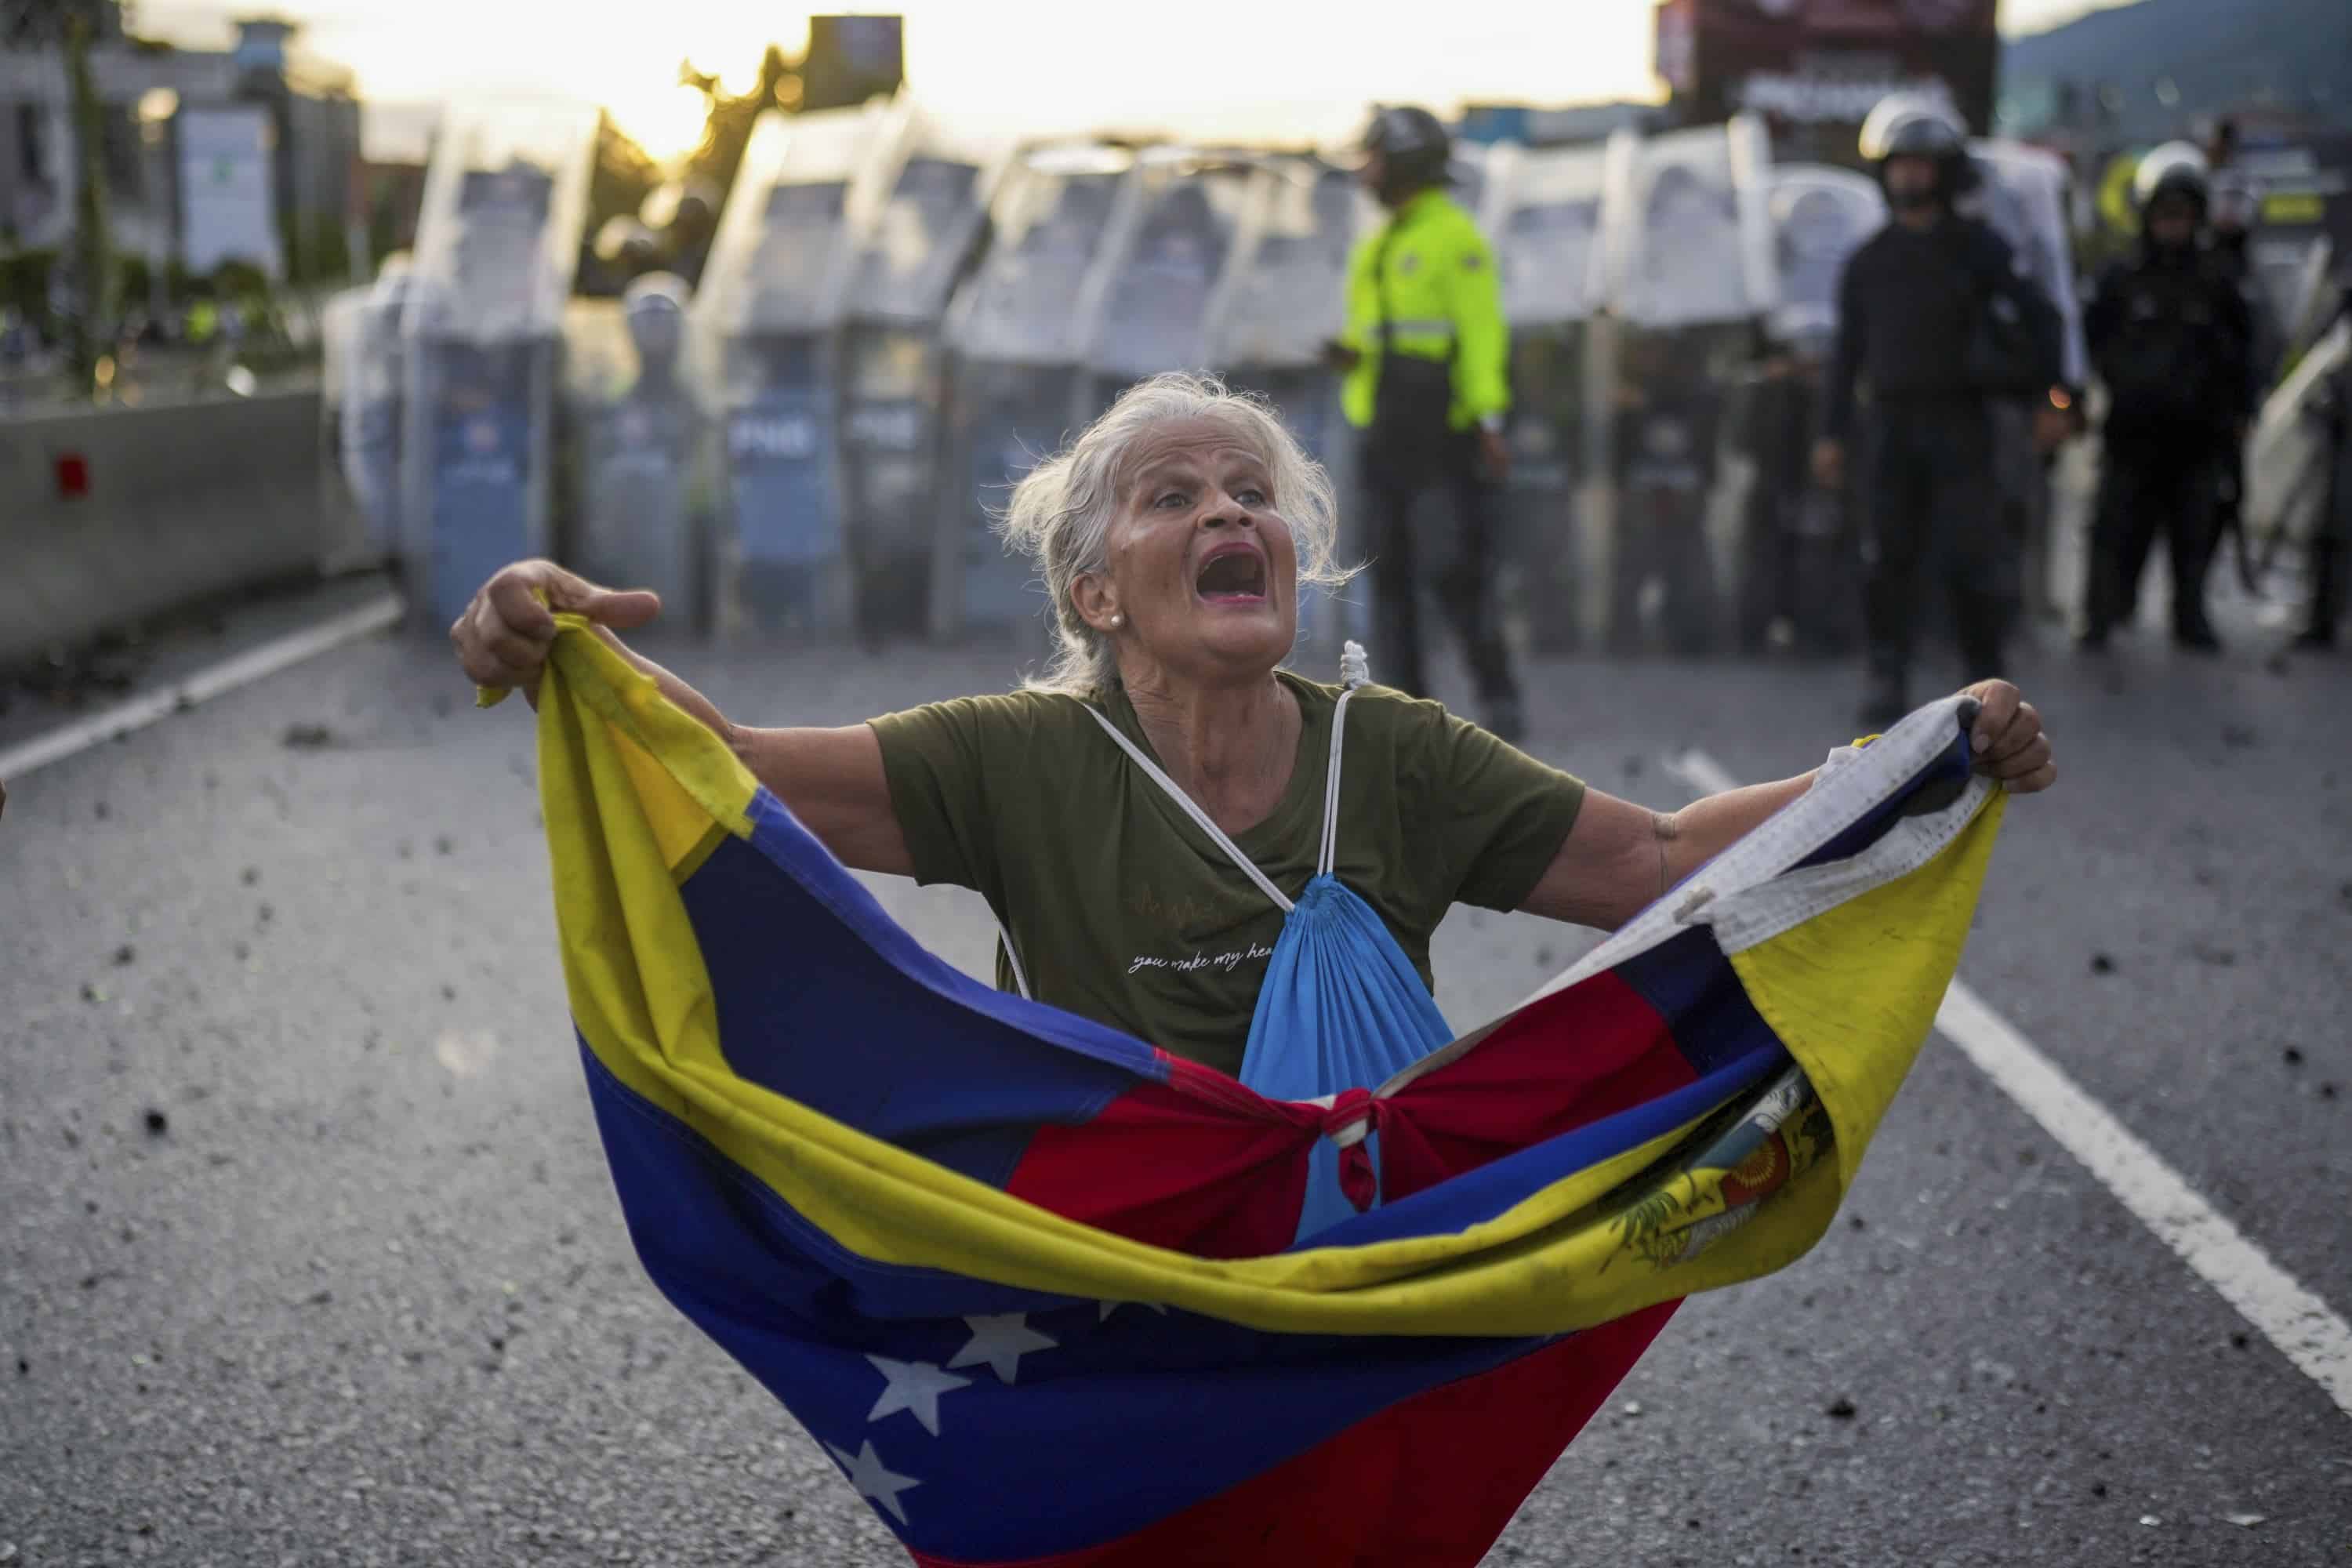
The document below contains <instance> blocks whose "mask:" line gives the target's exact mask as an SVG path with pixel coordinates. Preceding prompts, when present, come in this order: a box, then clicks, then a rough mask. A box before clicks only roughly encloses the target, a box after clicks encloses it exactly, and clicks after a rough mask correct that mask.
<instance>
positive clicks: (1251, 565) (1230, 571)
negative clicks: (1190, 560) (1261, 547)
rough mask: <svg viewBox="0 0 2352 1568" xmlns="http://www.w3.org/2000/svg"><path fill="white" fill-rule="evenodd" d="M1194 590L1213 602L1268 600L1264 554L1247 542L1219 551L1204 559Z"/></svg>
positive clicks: (1194, 581)
mask: <svg viewBox="0 0 2352 1568" xmlns="http://www.w3.org/2000/svg"><path fill="white" fill-rule="evenodd" d="M1192 591H1193V592H1194V593H1196V594H1198V595H1201V598H1202V601H1203V602H1205V603H1207V604H1212V605H1262V604H1264V603H1265V556H1263V555H1261V554H1259V553H1258V552H1256V551H1255V550H1253V549H1251V548H1250V547H1249V546H1248V545H1246V544H1237V545H1234V546H1231V547H1230V548H1227V549H1223V550H1220V551H1217V552H1215V553H1214V554H1213V555H1211V556H1210V557H1209V558H1208V559H1207V560H1206V561H1204V562H1202V563H1201V574H1200V575H1199V576H1198V577H1196V578H1194V579H1193V580H1192Z"/></svg>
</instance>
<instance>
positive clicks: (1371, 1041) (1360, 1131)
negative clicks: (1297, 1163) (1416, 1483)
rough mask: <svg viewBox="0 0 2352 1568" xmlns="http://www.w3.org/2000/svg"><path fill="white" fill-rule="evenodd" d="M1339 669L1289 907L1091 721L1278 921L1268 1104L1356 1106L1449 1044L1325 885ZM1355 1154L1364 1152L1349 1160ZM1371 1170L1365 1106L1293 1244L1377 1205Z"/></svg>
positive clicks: (1270, 966) (1269, 979)
mask: <svg viewBox="0 0 2352 1568" xmlns="http://www.w3.org/2000/svg"><path fill="white" fill-rule="evenodd" d="M1341 669H1342V672H1343V677H1344V679H1345V680H1346V684H1347V689H1346V690H1344V691H1343V692H1341V693H1340V695H1339V705H1338V707H1337V708H1336V709H1335V710H1333V712H1332V714H1331V758H1330V763H1329V765H1328V768H1327V769H1326V770H1325V773H1324V782H1323V850H1322V855H1321V858H1319V859H1318V862H1317V865H1316V872H1315V876H1314V878H1313V879H1311V880H1309V881H1308V882H1307V888H1306V890H1305V891H1304V892H1302V893H1300V894H1299V896H1298V899H1297V902H1295V903H1294V902H1293V901H1292V900H1290V899H1289V898H1287V897H1286V896H1285V895H1284V893H1283V892H1282V890H1281V889H1279V888H1276V886H1275V885H1274V881H1273V879H1271V878H1269V877H1267V876H1266V874H1265V872H1264V871H1262V870H1260V869H1259V868H1258V867H1257V865H1256V864H1255V862H1254V861H1252V860H1251V859H1250V858H1249V857H1247V856H1246V855H1244V854H1243V853H1242V852H1241V850H1240V848H1239V847H1237V846H1236V845H1235V844H1234V841H1233V840H1232V839H1230V838H1228V837H1226V836H1225V834H1224V831H1223V829H1222V828H1220V827H1218V826H1217V825H1216V824H1215V823H1214V822H1213V821H1212V820H1211V819H1210V817H1209V814H1208V813H1207V812H1205V811H1203V810H1202V808H1201V806H1200V805H1199V804H1198V803H1197V802H1195V801H1194V800H1193V799H1192V797H1191V796H1190V795H1186V794H1185V793H1184V792H1183V791H1182V790H1181V789H1179V788H1177V787H1176V783H1175V781H1174V780H1172V779H1171V778H1170V777H1169V776H1168V775H1167V774H1166V773H1162V772H1161V771H1160V768H1159V767H1158V766H1157V765H1156V764H1154V763H1152V761H1151V759H1150V758H1149V757H1147V756H1145V755H1144V754H1143V752H1142V749H1141V748H1140V747H1139V746H1137V745H1136V744H1135V743H1134V742H1131V741H1129V739H1128V738H1127V737H1126V736H1125V735H1122V734H1120V733H1119V732H1118V729H1117V728H1116V727H1115V726H1114V725H1112V723H1111V722H1110V721H1108V719H1105V718H1104V717H1103V716H1102V715H1101V714H1100V713H1097V714H1095V720H1096V722H1097V723H1099V724H1101V725H1102V727H1103V729H1104V730H1105V731H1107V732H1108V734H1109V735H1110V737H1111V739H1112V740H1114V741H1117V742H1118V743H1119V747H1120V749H1121V750H1123V751H1125V752H1127V753H1128V755H1129V756H1130V757H1132V758H1133V759H1134V760H1135V762H1136V763H1137V765H1138V766H1139V767H1141V768H1142V769H1143V771H1144V772H1145V773H1149V774H1150V776H1151V779H1152V782H1154V783H1155V784H1159V785H1160V788H1161V789H1163V790H1165V791H1166V792H1167V793H1168V795H1169V798H1171V800H1173V801H1175V803H1176V804H1177V805H1179V806H1181V807H1182V808H1183V810H1184V812H1185V813H1186V815H1188V816H1191V817H1192V820H1193V821H1194V822H1195V823H1197V824H1198V825H1199V826H1200V827H1201V828H1202V831H1203V832H1205V833H1207V834H1208V835H1209V837H1211V838H1213V839H1214V840H1215V841H1216V843H1217V846H1218V847H1220V848H1222V849H1223V850H1224V852H1225V854H1226V855H1227V856H1228V857H1229V858H1231V859H1232V860H1233V862H1234V865H1236V866H1238V867H1239V868H1241V869H1242V870H1243V871H1244V872H1245V873H1247V874H1248V876H1249V877H1250V879H1252V880H1254V881H1255V882H1256V883H1257V885H1258V887H1259V889H1260V890H1262V891H1263V892H1264V893H1265V895H1266V897H1268V898H1269V899H1271V900H1274V902H1275V903H1276V904H1277V905H1279V906H1281V908H1282V910H1284V919H1283V922H1282V935H1281V937H1280V938H1279V939H1278V940H1277V941H1276V942H1275V944H1274V957H1273V958H1272V959H1271V960H1269V961H1268V962H1267V963H1266V970H1265V983H1264V984H1263V985H1262V986H1261V987H1260V989H1259V991H1258V995H1257V1011H1256V1013H1255V1015H1254V1016H1252V1017H1251V1019H1250V1032H1249V1044H1248V1047H1246V1048H1245V1049H1244V1052H1243V1054H1242V1070H1241V1081H1242V1083H1243V1084H1244V1086H1246V1087H1247V1088H1249V1089H1254V1090H1255V1091H1256V1092H1257V1093H1259V1094H1262V1095H1264V1096H1265V1097H1266V1098H1267V1099H1268V1100H1322V1099H1325V1098H1326V1097H1331V1098H1334V1099H1337V1098H1338V1097H1341V1096H1347V1097H1348V1098H1349V1100H1362V1099H1363V1098H1364V1097H1363V1096H1362V1095H1360V1094H1350V1091H1352V1090H1370V1089H1378V1088H1379V1087H1380V1086H1381V1084H1383V1083H1386V1082H1387V1081H1388V1080H1389V1079H1391V1078H1394V1077H1395V1076H1396V1075H1397V1074H1398V1073H1401V1072H1402V1071H1403V1070H1404V1069H1405V1068H1409V1067H1411V1066H1412V1064H1413V1063H1415V1062H1417V1061H1419V1060H1421V1059H1422V1058H1423V1057H1425V1056H1428V1055H1429V1054H1430V1053H1431V1052H1432V1051H1434V1050H1436V1049H1438V1048H1439V1047H1442V1046H1444V1045H1446V1044H1448V1043H1449V1042H1450V1041H1452V1039H1453V1038H1454V1031H1453V1030H1452V1029H1451V1028H1449V1027H1448V1026H1447V1025H1446V1022H1445V1016H1444V1014H1442V1013H1440V1012H1439V1011H1438V1010H1437V1003H1436V1002H1435V1001H1434V1000H1433V998H1432V997H1431V996H1430V994H1429V989H1428V987H1426V986H1424V985H1423V984H1422V983H1421V976H1420V975H1419V974H1418V973H1415V972H1414V969H1413V967H1412V960H1411V959H1409V958H1407V957H1406V956H1405V954H1404V950H1403V949H1402V948H1401V947H1399V946H1398V945H1397V940H1396V938H1395V937H1394V936H1392V935H1391V934H1390V932H1389V928H1388V922H1386V921H1383V920H1381V917H1380V914H1379V912H1378V911H1377V910H1374V909H1373V908H1372V907H1371V906H1370V904H1368V903H1366V902H1364V900H1362V899H1360V898H1358V897H1357V896H1356V895H1355V894H1354V893H1352V892H1350V891H1349V889H1347V887H1346V886H1345V885H1344V884H1342V883H1341V882H1340V880H1339V878H1338V877H1337V876H1335V875H1333V874H1332V869H1331V867H1332V861H1333V857H1334V855H1335V854H1336V852H1337V850H1338V846H1339V763H1340V750H1341V742H1343V741H1344V740H1345V738H1346V735H1347V726H1348V700H1349V698H1351V697H1353V696H1354V695H1355V694H1356V689H1357V688H1358V687H1360V686H1361V685H1363V684H1364V682H1365V679H1366V669H1365V661H1364V650H1363V649H1362V648H1360V647H1358V646H1357V645H1356V644H1354V643H1352V642H1351V643H1349V644H1348V645H1347V658H1346V659H1345V661H1344V662H1343V663H1342V665H1341ZM1024 989H1025V987H1024ZM1334 1109H1335V1110H1341V1109H1343V1108H1341V1107H1336V1106H1335V1107H1334ZM1359 1145H1360V1146H1361V1152H1360V1153H1358V1152H1355V1151H1356V1149H1357V1147H1358V1146H1359ZM1343 1163H1344V1166H1345V1169H1344V1172H1343ZM1379 1171H1380V1144H1379V1135H1378V1134H1376V1133H1373V1132H1372V1131H1370V1107H1369V1106H1368V1105H1367V1106H1365V1107H1364V1108H1363V1110H1362V1112H1361V1113H1360V1114H1359V1115H1355V1116H1352V1117H1350V1116H1335V1118H1334V1126H1333V1128H1332V1130H1331V1131H1329V1132H1328V1133H1327V1134H1326V1135H1325V1136H1324V1137H1323V1138H1322V1139H1321V1140H1320V1141H1319V1142H1317V1143H1316V1145H1315V1149H1314V1152H1313V1153H1312V1154H1311V1155H1310V1156H1309V1157H1308V1162H1307V1201H1306V1204H1305V1206H1304V1207H1303V1208H1302V1209H1301V1211H1300V1213H1299V1216H1298V1231H1297V1239H1299V1240H1304V1239H1306V1238H1307V1237H1310V1236H1313V1235H1314V1234H1315V1233H1317V1232H1318V1231H1320V1230H1324V1229H1327V1228H1328V1227H1329V1226H1334V1225H1337V1224H1338V1223H1339V1222H1340V1221H1341V1220H1344V1219H1347V1218H1349V1217H1350V1216H1351V1215H1356V1214H1359V1213H1360V1212H1362V1211H1363V1210H1365V1209H1368V1208H1370V1207H1372V1206H1373V1205H1375V1204H1377V1203H1378V1202H1379V1201H1380V1191H1379V1175H1378V1173H1379Z"/></svg>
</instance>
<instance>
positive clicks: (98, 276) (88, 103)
mask: <svg viewBox="0 0 2352 1568" xmlns="http://www.w3.org/2000/svg"><path fill="white" fill-rule="evenodd" d="M120 30H121V7H120V6H119V5H114V4H110V3H109V0H0V42H5V44H6V46H7V47H10V48H12V49H47V48H53V49H56V50H57V51H58V54H59V56H60V58H62V61H63V63H64V66H65V75H66V90H67V92H68V95H70V98H71V100H72V109H71V113H70V116H69V118H70V119H71V121H72V125H73V137H72V163H71V167H72V180H73V186H74V205H73V238H72V241H71V244H70V246H69V248H68V262H67V266H68V278H69V279H70V280H71V283H72V287H73V290H74V294H73V297H74V309H73V310H71V311H70V312H68V320H67V321H66V322H65V323H64V324H65V329H66V344H67V353H68V357H69V359H70V361H71V363H72V366H73V369H74V371H75V374H76V375H77V376H78V378H79V379H80V381H81V382H82V384H85V385H87V384H89V375H90V373H91V371H92V370H93V369H94V368H95V367H96V365H97V363H98V358H99V355H100V353H101V352H102V348H103V344H104V342H105V334H106V331H107V328H108V326H109V324H110V323H111V322H112V321H113V320H114V313H115V298H116V295H115V289H116V286H117V283H118V279H117V278H116V276H115V268H114V257H113V247H112V245H111V244H110V240H109V237H108V234H107V224H106V165H105V152H104V137H105V129H104V125H103V120H102V115H103V110H102V109H101V107H100V103H99V100H98V86H97V83H96V82H95V81H94V80H93V79H92V78H91V75H90V68H89V50H90V46H91V44H92V43H94V42H95V41H97V40H98V39H100V38H101V37H108V36H110V34H114V33H119V32H120Z"/></svg>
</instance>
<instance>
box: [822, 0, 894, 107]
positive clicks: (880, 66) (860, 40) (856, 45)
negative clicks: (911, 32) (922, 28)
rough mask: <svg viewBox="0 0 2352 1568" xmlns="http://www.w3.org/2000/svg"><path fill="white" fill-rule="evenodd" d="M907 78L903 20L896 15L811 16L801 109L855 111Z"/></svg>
mask: <svg viewBox="0 0 2352 1568" xmlns="http://www.w3.org/2000/svg"><path fill="white" fill-rule="evenodd" d="M906 78H907V39H906V24H905V22H904V21H903V20H902V19H901V18H899V17H898V16H811V17H810V18H809V44H808V55H807V58H805V59H804V60H803V62H802V65H801V105H800V106H801V108H803V110H814V109H855V108H856V107H857V106H858V105H859V104H861V103H864V102H865V101H866V100H867V99H869V98H872V97H875V96H876V95H877V94H879V95H881V96H884V97H887V96H888V95H889V94H891V93H894V92H896V91H898V88H899V85H900V84H901V83H903V82H904V81H905V80H906Z"/></svg>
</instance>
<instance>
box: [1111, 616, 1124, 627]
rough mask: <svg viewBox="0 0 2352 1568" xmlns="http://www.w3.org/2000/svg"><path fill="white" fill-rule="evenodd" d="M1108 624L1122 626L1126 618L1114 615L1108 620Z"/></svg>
mask: <svg viewBox="0 0 2352 1568" xmlns="http://www.w3.org/2000/svg"><path fill="white" fill-rule="evenodd" d="M1110 624H1111V625H1112V626H1125V625H1126V624H1127V617H1126V616H1121V615H1117V614H1114V615H1113V616H1111V618H1110Z"/></svg>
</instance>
